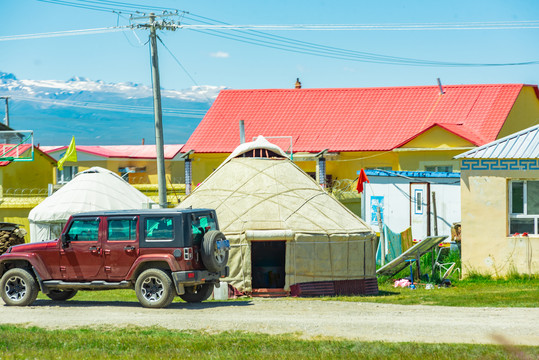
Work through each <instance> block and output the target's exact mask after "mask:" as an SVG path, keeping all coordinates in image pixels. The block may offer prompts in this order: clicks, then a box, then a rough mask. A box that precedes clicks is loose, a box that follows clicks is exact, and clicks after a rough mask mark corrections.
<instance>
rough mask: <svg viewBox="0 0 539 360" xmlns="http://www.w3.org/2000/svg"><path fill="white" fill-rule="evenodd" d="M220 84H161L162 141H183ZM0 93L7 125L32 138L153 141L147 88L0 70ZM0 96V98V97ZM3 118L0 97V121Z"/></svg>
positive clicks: (114, 142)
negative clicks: (34, 76) (42, 77)
mask: <svg viewBox="0 0 539 360" xmlns="http://www.w3.org/2000/svg"><path fill="white" fill-rule="evenodd" d="M224 88H225V87H224V86H209V85H204V86H193V87H191V88H188V89H183V90H166V89H161V96H162V107H163V131H164V141H165V143H167V144H181V143H185V142H186V141H187V139H188V138H189V136H190V135H191V133H192V132H193V131H194V129H195V128H196V126H197V125H198V123H199V122H200V120H202V117H203V116H204V115H205V113H206V111H207V110H208V109H209V108H210V106H211V104H212V103H213V100H215V98H216V97H217V95H218V93H219V91H221V90H222V89H224ZM0 96H9V97H10V99H9V120H10V121H9V122H10V123H9V125H10V127H11V128H13V129H16V130H34V142H35V143H36V144H37V143H40V144H41V145H67V144H68V143H69V141H70V140H71V136H73V135H74V136H75V139H76V142H77V144H80V145H129V144H140V143H141V142H142V139H144V141H145V143H146V144H154V143H155V130H154V129H155V128H154V115H153V93H152V88H151V87H149V86H146V85H141V84H134V83H130V82H125V83H106V82H103V81H94V80H89V79H85V78H81V77H73V78H71V79H69V80H67V81H62V80H19V79H17V77H16V76H15V75H14V74H10V73H5V72H0ZM0 101H1V100H0ZM4 117H5V108H4V104H3V103H1V102H0V120H3V119H4Z"/></svg>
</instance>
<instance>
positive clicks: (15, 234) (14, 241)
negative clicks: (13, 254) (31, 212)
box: [0, 223, 26, 255]
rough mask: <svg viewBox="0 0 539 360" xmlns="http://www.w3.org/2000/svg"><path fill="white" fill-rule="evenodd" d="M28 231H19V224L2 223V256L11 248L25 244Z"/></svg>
mask: <svg viewBox="0 0 539 360" xmlns="http://www.w3.org/2000/svg"><path fill="white" fill-rule="evenodd" d="M24 235H26V230H24V229H19V225H17V224H7V223H0V255H1V254H3V253H5V252H6V251H7V249H9V247H10V246H13V245H19V244H24Z"/></svg>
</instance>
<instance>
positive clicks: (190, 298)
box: [180, 283, 213, 303]
mask: <svg viewBox="0 0 539 360" xmlns="http://www.w3.org/2000/svg"><path fill="white" fill-rule="evenodd" d="M212 292H213V284H212V283H205V284H201V285H196V286H186V287H185V293H184V294H183V295H180V298H181V299H182V300H184V301H187V302H189V303H199V302H202V301H204V300H207V299H208V298H209V297H210V296H211V294H212Z"/></svg>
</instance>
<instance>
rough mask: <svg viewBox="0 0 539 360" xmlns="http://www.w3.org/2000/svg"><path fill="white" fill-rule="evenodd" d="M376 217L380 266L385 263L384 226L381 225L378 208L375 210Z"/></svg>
mask: <svg viewBox="0 0 539 360" xmlns="http://www.w3.org/2000/svg"><path fill="white" fill-rule="evenodd" d="M376 212H377V214H376V216H377V220H378V228H379V231H380V264H381V265H382V266H384V265H385V263H386V242H385V239H384V225H383V224H382V215H381V213H380V206H378V207H377V208H376Z"/></svg>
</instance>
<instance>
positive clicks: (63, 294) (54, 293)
mask: <svg viewBox="0 0 539 360" xmlns="http://www.w3.org/2000/svg"><path fill="white" fill-rule="evenodd" d="M76 294H77V290H75V289H67V290H56V289H55V290H50V291H49V293H48V294H45V295H47V296H48V297H49V298H50V299H51V300H54V301H66V300H69V299H71V298H72V297H73V296H75V295H76Z"/></svg>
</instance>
